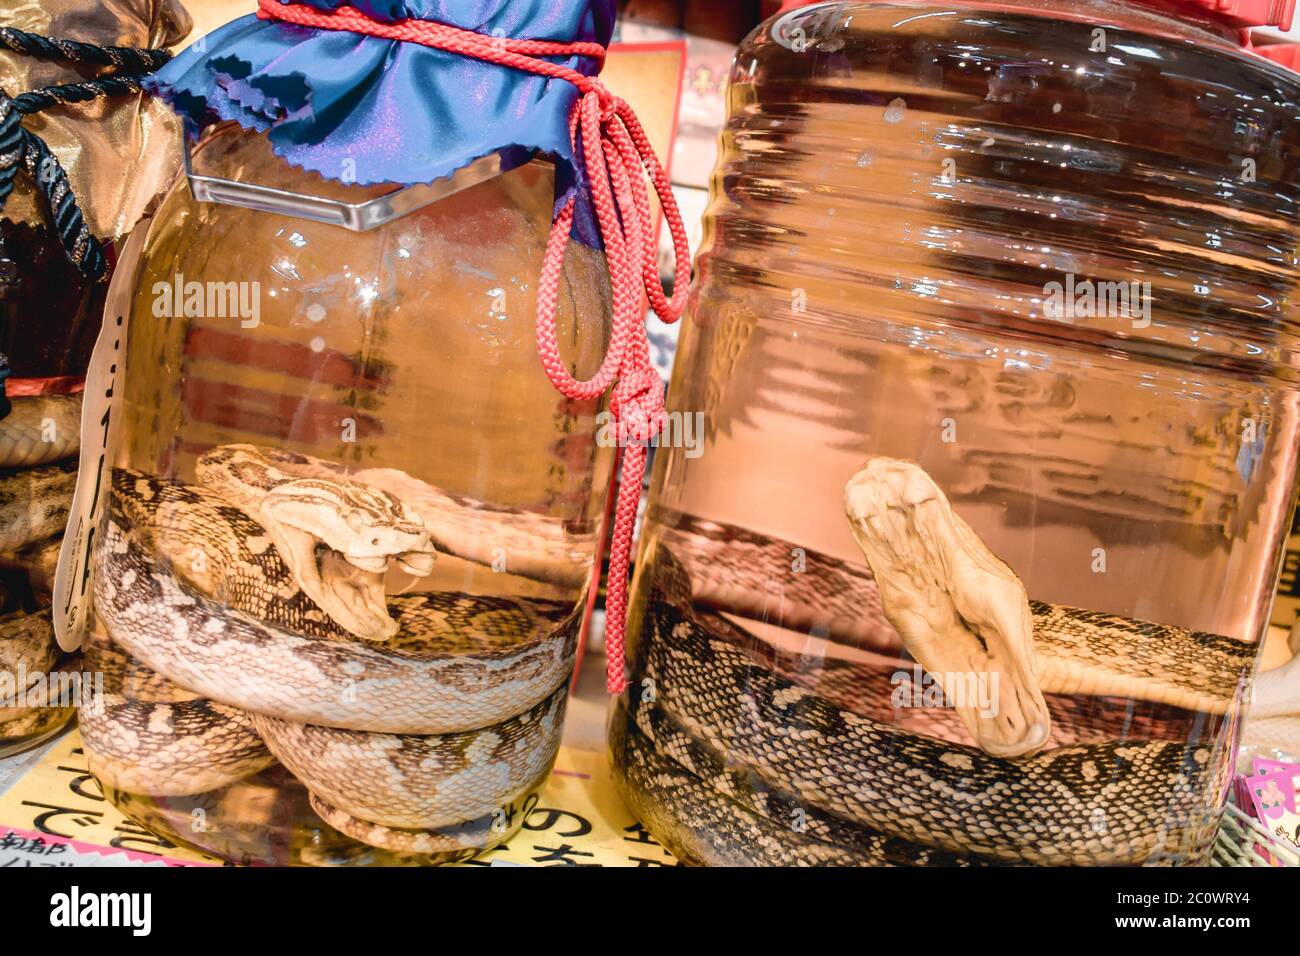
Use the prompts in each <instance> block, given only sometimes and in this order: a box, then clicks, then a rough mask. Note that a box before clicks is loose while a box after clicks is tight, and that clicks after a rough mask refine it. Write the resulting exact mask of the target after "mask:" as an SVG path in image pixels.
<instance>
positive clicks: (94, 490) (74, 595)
mask: <svg viewBox="0 0 1300 956" xmlns="http://www.w3.org/2000/svg"><path fill="white" fill-rule="evenodd" d="M147 232H148V220H147V219H146V220H141V221H140V222H139V223H138V224H137V225H136V227H135V229H134V231H132V233H131V236H130V238H129V239H127V241H126V246H125V248H124V249H123V250H122V256H121V258H120V259H119V260H118V263H117V268H116V270H115V272H116V273H120V274H121V275H123V276H124V277H127V276H129V277H134V275H135V270H136V264H137V263H138V261H139V258H140V250H141V248H142V247H143V246H144V239H145V233H147ZM134 291H135V289H134V283H133V282H115V283H113V284H112V286H110V288H109V291H108V299H107V301H106V302H105V303H104V322H103V325H102V326H101V327H100V330H99V338H98V339H96V340H95V351H94V352H92V353H91V356H90V367H89V368H88V369H87V370H86V389H85V392H84V393H83V395H82V399H81V459H80V462H79V463H78V471H77V490H76V492H75V493H74V494H73V496H72V507H71V508H70V509H69V512H68V527H67V530H66V531H65V532H64V535H63V546H62V547H61V548H60V549H59V564H58V568H57V569H56V570H55V573H54V614H53V617H54V636H55V638H56V639H57V640H58V642H59V647H61V648H63V650H65V651H75V650H77V648H79V647H81V642H82V639H83V637H84V636H85V633H86V626H87V623H88V618H89V612H90V598H91V593H92V589H91V585H92V579H91V573H92V570H93V569H92V565H91V558H92V556H93V554H94V550H95V543H96V541H97V539H98V537H99V534H100V532H101V529H102V527H103V523H104V522H103V518H104V511H105V508H106V507H107V501H108V487H109V482H110V480H111V474H112V466H113V454H112V452H113V447H114V437H115V435H116V433H117V427H116V426H117V422H118V420H119V419H120V418H121V415H120V414H118V410H119V405H120V399H119V396H120V389H119V383H120V381H121V377H122V350H123V349H124V348H125V347H126V329H127V321H128V317H129V316H130V309H131V296H132V294H133V293H134Z"/></svg>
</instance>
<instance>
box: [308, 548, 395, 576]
mask: <svg viewBox="0 0 1300 956" xmlns="http://www.w3.org/2000/svg"><path fill="white" fill-rule="evenodd" d="M335 553H336V554H338V553H339V552H335ZM342 557H343V558H344V560H346V561H347V562H348V564H350V565H352V566H353V567H356V568H360V569H361V570H362V571H375V572H379V573H383V572H384V571H386V570H387V569H388V556H387V555H373V554H343V555H342ZM321 576H322V577H324V574H323V573H322V575H321Z"/></svg>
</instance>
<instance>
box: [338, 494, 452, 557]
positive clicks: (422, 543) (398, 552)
mask: <svg viewBox="0 0 1300 956" xmlns="http://www.w3.org/2000/svg"><path fill="white" fill-rule="evenodd" d="M340 516H341V518H342V521H343V524H345V525H346V526H347V529H348V532H349V534H348V536H347V538H346V539H341V538H339V537H336V538H335V540H334V541H331V540H330V539H327V538H322V540H323V541H325V543H326V544H327V545H328V546H329V547H331V548H333V549H334V550H336V551H338V552H339V554H341V555H343V557H344V558H345V559H346V560H347V561H348V562H349V563H351V564H353V565H355V566H356V567H358V568H360V569H362V570H363V571H384V570H387V568H388V562H389V561H390V560H393V561H396V562H397V564H398V566H399V567H401V568H402V570H404V571H406V572H407V573H408V574H413V575H415V576H416V577H424V576H425V575H427V574H430V573H431V572H432V571H433V561H434V557H435V556H436V552H435V551H434V548H433V544H432V543H431V542H430V540H429V532H428V531H426V530H425V527H424V519H423V518H421V517H420V516H419V515H418V514H416V513H415V512H414V511H412V510H411V509H410V508H408V507H407V506H406V505H405V504H403V503H402V502H401V501H399V500H398V499H397V498H395V497H393V496H392V495H390V494H389V493H388V492H386V491H380V490H378V489H371V488H367V489H365V490H364V491H363V492H360V493H356V494H355V495H350V496H349V500H348V501H347V502H346V503H345V505H344V508H343V509H341V512H340Z"/></svg>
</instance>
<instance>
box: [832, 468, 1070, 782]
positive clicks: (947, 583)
mask: <svg viewBox="0 0 1300 956" xmlns="http://www.w3.org/2000/svg"><path fill="white" fill-rule="evenodd" d="M844 508H845V515H846V517H847V518H848V519H849V530H850V531H851V532H852V534H853V537H854V539H855V540H856V541H857V543H858V546H859V547H860V548H861V549H862V554H863V557H865V558H866V559H867V564H868V565H869V566H870V567H871V572H872V575H873V576H874V577H875V579H876V585H877V587H878V588H879V589H880V602H881V607H882V608H883V610H884V612H885V617H887V618H888V619H889V622H890V624H892V625H893V626H894V629H895V630H897V631H898V634H899V636H900V637H901V638H902V642H903V646H904V647H905V648H906V649H907V651H908V653H910V654H911V655H912V657H913V658H914V659H915V660H917V661H918V662H919V663H920V664H921V666H922V667H924V668H925V669H926V671H927V672H928V673H929V674H930V677H931V678H932V679H933V680H935V681H936V682H937V683H938V684H939V685H940V686H941V687H942V688H943V690H944V692H945V696H946V697H947V698H948V700H949V701H950V702H951V703H952V705H953V706H954V707H955V708H956V710H957V713H958V715H959V716H960V717H961V719H962V722H963V723H964V724H965V725H966V729H967V730H969V731H970V734H971V736H972V737H974V738H975V742H976V743H977V744H978V745H979V747H980V748H981V749H982V750H984V751H985V752H987V753H990V754H993V755H994V756H998V757H1019V756H1024V755H1026V754H1030V753H1033V752H1034V751H1036V750H1038V749H1040V748H1041V747H1042V746H1043V745H1044V744H1046V743H1047V740H1048V737H1049V735H1050V733H1051V715H1050V713H1049V712H1048V709H1047V702H1046V701H1045V700H1044V699H1043V693H1042V690H1041V689H1040V688H1039V686H1038V678H1037V674H1036V671H1035V667H1036V665H1035V655H1034V625H1033V617H1032V615H1031V614H1030V611H1029V601H1028V599H1027V597H1026V595H1025V588H1024V585H1023V584H1021V582H1020V579H1019V578H1018V577H1016V574H1015V572H1013V571H1012V570H1011V568H1009V567H1008V566H1007V565H1006V564H1005V563H1003V562H1002V561H1001V560H1000V559H999V558H998V557H997V556H996V555H994V554H993V553H992V552H991V551H990V550H989V549H988V547H987V546H986V545H985V544H984V542H983V541H981V540H980V538H979V536H978V535H977V534H976V533H975V532H974V530H972V529H971V527H970V526H969V525H968V524H966V522H965V521H963V520H962V519H961V517H960V516H959V515H957V514H956V513H955V512H954V511H953V510H952V506H951V505H950V504H949V502H948V499H947V498H946V497H945V496H944V493H943V491H941V490H940V488H939V486H938V485H936V484H935V483H934V481H933V479H931V478H930V476H929V475H927V474H926V473H925V471H924V470H923V469H922V468H921V467H920V466H919V465H917V464H915V463H914V462H908V461H902V460H900V459H892V458H884V457H875V458H871V459H868V461H867V463H866V464H865V465H864V466H863V468H862V469H861V470H860V471H859V472H858V473H857V474H855V475H854V476H853V477H852V478H850V479H849V481H848V484H847V485H845V489H844Z"/></svg>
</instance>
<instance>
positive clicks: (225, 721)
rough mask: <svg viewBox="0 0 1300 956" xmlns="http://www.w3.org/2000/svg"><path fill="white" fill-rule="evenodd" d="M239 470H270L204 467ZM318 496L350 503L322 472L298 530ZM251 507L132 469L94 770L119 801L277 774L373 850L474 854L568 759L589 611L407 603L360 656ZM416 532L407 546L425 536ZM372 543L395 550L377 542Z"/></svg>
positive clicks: (115, 500) (120, 527)
mask: <svg viewBox="0 0 1300 956" xmlns="http://www.w3.org/2000/svg"><path fill="white" fill-rule="evenodd" d="M220 462H226V463H230V464H235V465H239V466H240V472H239V473H240V474H242V475H243V480H247V478H248V475H249V474H252V473H253V472H255V471H256V470H257V468H259V467H266V466H267V465H268V462H267V461H266V460H264V459H263V458H262V456H261V455H260V454H256V455H255V454H254V453H253V452H251V451H249V450H247V449H237V450H236V451H234V452H232V450H231V449H230V448H229V447H227V448H222V449H217V450H215V451H214V452H213V453H212V454H211V455H210V456H209V457H208V458H207V460H206V461H204V462H203V467H204V468H205V469H206V470H207V471H206V473H208V474H210V473H211V469H212V468H213V467H215V466H216V464H217V463H220ZM295 463H301V464H302V465H303V466H304V471H306V470H308V469H310V470H311V471H313V472H319V471H320V470H321V469H322V468H323V465H322V463H319V462H316V461H314V460H309V459H304V458H302V457H301V456H296V457H295V458H294V459H293V460H292V461H291V460H289V459H288V458H285V459H282V460H279V461H277V462H276V463H275V465H274V466H272V467H273V468H280V467H290V466H292V465H293V464H295ZM286 475H287V473H286ZM292 480H293V481H296V480H297V479H296V478H295V479H292ZM333 482H335V483H342V484H343V490H345V491H348V492H349V494H350V497H349V500H350V501H352V502H357V501H364V502H366V503H367V507H370V506H375V507H377V508H379V509H380V510H382V509H383V508H384V507H385V502H384V498H383V496H382V495H381V496H379V497H369V498H368V497H367V496H368V495H370V494H371V491H372V489H363V488H348V487H347V480H346V479H343V478H341V477H339V476H337V475H336V476H335V478H334V479H333ZM304 487H306V489H307V494H306V498H307V499H311V500H312V501H315V500H319V499H320V498H321V496H322V495H326V494H327V493H328V491H329V490H330V487H331V486H329V485H327V484H326V480H325V479H323V478H321V477H319V475H318V474H316V475H313V476H311V477H310V478H309V479H308V480H307V482H306V483H305V485H304V484H295V485H294V486H293V487H292V488H291V489H290V491H291V492H292V499H293V500H292V508H293V509H295V510H294V511H293V512H292V513H293V514H294V515H296V516H300V514H299V512H298V510H296V509H298V508H299V507H300V505H301V503H302V501H303V500H304V498H303V496H302V493H303V489H304ZM286 497H288V496H286ZM325 506H326V507H328V508H331V509H337V508H338V506H337V505H336V504H335V503H334V502H333V501H331V500H326V501H325ZM248 510H250V509H249V508H248V507H247V506H245V507H244V508H240V507H237V506H235V505H233V504H231V503H230V495H229V491H228V490H227V494H226V495H224V496H223V495H222V494H219V493H217V492H216V491H213V490H211V489H210V488H208V487H204V486H199V485H182V484H177V483H171V482H164V481H159V480H156V479H153V478H149V477H147V476H145V475H142V474H138V473H135V472H130V471H127V470H117V471H115V473H114V477H113V489H112V496H111V506H110V518H109V522H108V526H107V529H106V536H105V540H104V543H103V545H102V547H101V549H100V552H99V571H100V573H99V574H98V575H97V577H96V613H97V617H98V618H99V620H100V622H101V623H102V625H103V629H104V631H105V632H106V634H105V636H104V643H105V645H106V646H107V649H108V654H107V655H104V656H101V657H97V660H102V661H107V662H110V664H112V666H113V670H114V671H115V674H114V679H113V680H112V681H111V682H110V684H111V688H110V693H108V694H106V695H105V696H106V697H107V698H108V700H107V705H108V706H106V707H105V708H103V709H102V710H101V711H100V712H99V713H96V714H84V715H83V720H82V724H83V735H84V736H85V739H86V745H87V752H88V758H89V760H90V765H91V768H92V770H94V772H95V773H96V775H98V776H100V778H101V779H102V780H104V781H105V782H107V783H108V784H109V785H110V786H113V787H115V788H117V789H121V790H126V791H128V792H135V793H146V794H152V795H180V794H191V793H199V792H205V791H209V790H213V789H216V788H218V787H220V786H223V785H226V784H228V783H231V782H233V781H235V780H238V779H240V778H241V777H243V776H246V775H248V774H249V773H252V772H256V771H257V770H259V769H261V768H262V767H264V766H266V765H267V764H269V763H270V762H271V761H272V760H273V759H278V760H279V761H280V762H281V763H283V764H284V765H285V766H286V767H287V768H288V769H289V770H290V771H291V772H293V773H294V775H295V776H297V777H298V778H299V779H300V780H301V781H302V782H303V783H304V784H306V786H307V787H308V788H309V790H310V793H311V798H312V802H313V806H314V807H315V808H316V809H317V812H318V813H319V814H321V815H322V817H323V818H325V819H326V820H327V822H329V823H331V824H332V825H334V826H335V827H336V828H337V829H340V830H342V831H343V832H344V833H348V834H351V835H356V836H358V837H359V838H361V839H364V840H365V841H366V842H370V843H373V844H374V845H377V846H380V847H382V848H384V849H389V850H393V851H397V852H413V853H420V852H430V853H432V852H443V851H446V850H449V849H453V848H460V847H462V846H464V845H466V842H465V841H467V840H472V839H475V838H476V837H475V836H474V832H473V827H471V832H466V831H465V829H464V828H465V826H466V825H469V824H473V823H474V821H477V820H480V819H481V818H483V817H484V816H487V817H489V818H490V816H491V814H492V812H493V811H494V810H495V809H497V808H500V807H502V806H505V805H507V804H508V803H509V802H510V801H512V800H515V799H518V798H520V797H521V796H523V795H525V794H526V792H527V791H528V789H530V788H532V787H535V786H536V785H537V783H538V782H539V781H540V780H541V779H542V778H544V777H545V775H546V773H547V772H548V770H549V767H550V765H551V763H552V762H553V760H554V757H555V754H556V751H557V749H558V743H559V738H560V731H561V728H562V723H563V714H564V706H565V700H566V697H565V691H566V689H567V678H568V675H569V673H570V671H571V669H572V665H573V654H574V651H575V649H576V637H577V626H576V625H577V619H576V613H575V611H574V609H573V608H572V607H571V606H568V605H565V604H561V603H557V602H553V601H544V600H540V599H511V598H505V597H487V596H474V595H468V594H459V593H429V594H411V595H401V596H395V597H394V596H390V597H388V598H386V599H385V603H386V607H385V608H384V613H386V614H391V615H392V621H393V628H392V631H393V637H392V638H391V639H388V640H386V641H384V642H382V643H376V642H373V641H371V640H364V639H359V638H358V636H357V635H356V634H355V633H349V631H348V630H347V629H345V628H343V627H341V626H340V624H339V622H338V621H337V620H336V619H335V618H334V617H332V616H331V615H330V614H327V613H325V612H324V611H323V609H322V608H321V607H320V606H319V605H318V604H316V603H315V602H314V601H312V600H311V598H309V597H308V596H307V594H306V593H305V591H304V590H303V589H302V588H301V586H300V583H299V580H298V576H297V575H295V574H294V573H293V571H292V570H291V568H290V567H289V565H288V564H287V563H286V562H285V561H284V560H283V557H282V552H281V549H280V548H277V547H276V546H274V545H273V544H272V543H271V537H272V536H271V535H270V534H268V531H267V529H266V528H265V527H263V526H262V525H261V524H259V523H258V521H256V520H254V518H252V517H250V515H249V514H248ZM331 517H332V516H331ZM295 520H296V518H295ZM402 520H405V521H407V522H408V524H407V526H406V527H405V529H404V530H403V532H402V533H403V535H406V536H407V537H403V538H402V539H401V540H400V544H399V545H398V546H399V547H402V548H405V547H406V546H407V545H409V544H411V539H410V538H409V535H410V534H411V528H412V527H416V526H418V522H416V524H415V525H412V524H410V521H411V517H410V515H409V514H407V515H406V516H405V518H403V519H402ZM352 524H353V525H357V521H356V520H355V519H354V520H353V521H352ZM354 530H355V528H354ZM282 533H283V532H282ZM287 533H288V534H289V535H290V536H292V529H291V530H290V531H289V532H287ZM360 536H361V537H362V538H364V539H365V542H373V541H376V540H379V539H380V538H381V537H382V535H380V534H378V533H375V534H373V535H371V534H370V527H369V526H366V527H365V528H363V529H362V533H361V535H360ZM349 546H352V545H349ZM318 550H319V549H318V548H316V547H313V548H311V549H308V550H307V551H306V552H304V554H308V553H315V552H317V551H318ZM329 550H330V549H329V548H325V549H324V551H323V552H321V553H322V554H325V555H326V556H328V552H329ZM317 559H318V560H320V561H321V567H325V564H324V562H325V560H326V558H325V557H321V556H320V555H317V557H316V558H315V559H313V560H317ZM358 560H359V561H360V563H361V564H362V565H364V568H363V571H364V574H363V575H361V577H362V578H364V579H365V581H366V582H367V583H366V585H365V586H370V585H373V584H375V581H373V580H371V579H370V578H369V577H367V576H368V575H371V574H378V573H379V572H378V570H377V569H378V568H379V567H380V564H379V563H378V562H377V561H376V560H375V558H374V556H373V555H371V554H363V555H361V556H360V557H359V558H358ZM410 564H411V566H412V567H415V568H416V569H417V570H418V569H419V568H420V563H419V561H418V559H417V558H412V559H411V561H410ZM336 572H337V569H336ZM331 573H335V572H330V571H326V572H325V573H323V574H322V575H321V577H320V578H319V580H320V581H321V582H322V583H325V582H327V581H328V580H330V578H331ZM339 577H340V579H343V580H355V579H356V577H357V576H356V575H355V574H354V573H353V572H352V571H351V570H350V569H349V570H348V571H347V572H343V573H341V574H340V575H339ZM380 593H381V594H382V591H380ZM357 620H360V619H359V618H358V619H357ZM114 662H115V663H114ZM133 671H134V673H135V674H136V675H139V674H140V673H144V674H146V675H147V674H151V673H152V674H155V675H163V676H164V677H165V678H166V680H165V681H163V682H162V684H163V685H164V687H165V686H166V685H168V684H171V685H172V687H173V688H175V689H173V690H163V691H161V692H159V691H157V690H156V689H155V690H152V691H151V690H149V689H148V687H147V685H148V684H149V680H148V678H144V679H141V678H139V677H138V676H137V677H136V678H134V679H132V677H131V674H132V672H133ZM153 683H154V685H157V684H158V683H159V682H158V681H157V680H155V681H154V682H153ZM128 684H134V688H133V689H132V690H131V691H130V692H129V693H128V692H125V691H127V685H128ZM142 685H146V686H145V687H144V688H143V689H142ZM179 687H184V688H186V689H187V690H186V691H180V690H179ZM142 751H145V752H147V754H148V756H147V757H145V758H144V759H142V754H141V752H142ZM477 838H479V839H481V838H482V833H479V834H478V837H477ZM470 845H473V844H470ZM477 845H482V844H481V843H479V844H477Z"/></svg>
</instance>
